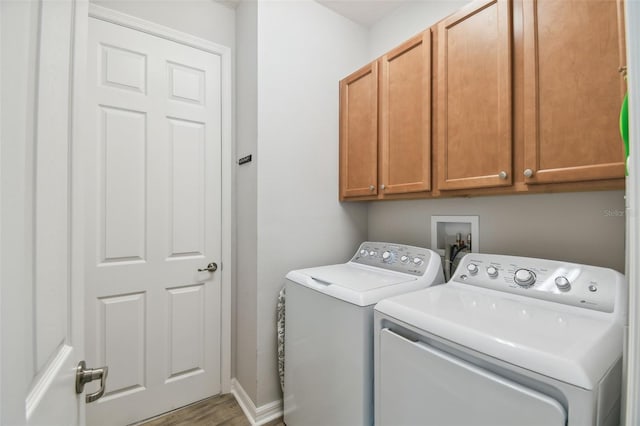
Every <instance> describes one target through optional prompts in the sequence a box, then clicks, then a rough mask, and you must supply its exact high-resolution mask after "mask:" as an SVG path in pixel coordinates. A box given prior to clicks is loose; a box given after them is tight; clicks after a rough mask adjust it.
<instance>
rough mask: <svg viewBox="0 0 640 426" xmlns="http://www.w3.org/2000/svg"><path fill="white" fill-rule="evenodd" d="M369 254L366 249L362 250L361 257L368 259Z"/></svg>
mask: <svg viewBox="0 0 640 426" xmlns="http://www.w3.org/2000/svg"><path fill="white" fill-rule="evenodd" d="M368 254H369V252H368V251H366V250H365V249H362V250H360V256H362V257H367V255H368Z"/></svg>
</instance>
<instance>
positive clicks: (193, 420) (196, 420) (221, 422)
mask: <svg viewBox="0 0 640 426" xmlns="http://www.w3.org/2000/svg"><path fill="white" fill-rule="evenodd" d="M187 425H188V426H250V425H251V423H249V420H247V418H246V417H245V415H244V413H243V412H242V409H241V408H240V405H238V402H237V401H236V399H235V398H234V396H233V395H232V394H230V393H228V394H225V395H219V396H214V397H212V398H208V399H204V400H202V401H200V402H196V403H195V404H191V405H189V406H187V407H184V408H180V409H177V410H175V411H171V412H169V413H166V414H164V415H162V416H159V417H155V418H153V419H150V420H147V421H145V422H142V423H138V426H187ZM264 426H284V423H283V421H282V418H279V419H276V420H273V421H271V422H269V423H266V424H265V425H264Z"/></svg>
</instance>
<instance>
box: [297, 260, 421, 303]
mask: <svg viewBox="0 0 640 426" xmlns="http://www.w3.org/2000/svg"><path fill="white" fill-rule="evenodd" d="M287 279H289V280H290V281H293V282H295V283H298V284H300V285H303V286H305V287H308V288H311V289H313V290H316V291H319V292H321V293H325V294H327V295H329V296H332V297H335V298H338V299H341V300H344V301H346V302H349V303H352V304H354V305H358V306H369V305H374V304H376V303H378V302H379V301H380V300H382V299H384V298H385V297H391V296H395V295H397V294H400V293H404V292H407V291H413V290H418V289H420V288H423V287H425V286H426V285H427V284H425V280H424V279H419V278H418V277H415V276H412V275H409V274H404V273H400V272H389V271H387V270H384V269H382V268H376V267H371V266H367V265H360V264H356V263H351V262H349V263H342V264H337V265H328V266H320V267H315V268H308V269H299V270H296V271H291V272H289V273H288V274H287Z"/></svg>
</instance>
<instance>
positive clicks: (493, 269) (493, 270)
mask: <svg viewBox="0 0 640 426" xmlns="http://www.w3.org/2000/svg"><path fill="white" fill-rule="evenodd" d="M487 275H489V276H490V277H491V278H495V277H497V276H498V268H496V267H495V266H489V267H488V268H487Z"/></svg>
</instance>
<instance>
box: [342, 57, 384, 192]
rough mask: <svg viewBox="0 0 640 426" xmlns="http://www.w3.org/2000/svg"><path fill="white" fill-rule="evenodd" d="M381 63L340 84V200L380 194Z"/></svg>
mask: <svg viewBox="0 0 640 426" xmlns="http://www.w3.org/2000/svg"><path fill="white" fill-rule="evenodd" d="M377 178H378V63H377V62H372V63H371V64H369V65H366V66H365V67H363V68H361V69H359V70H358V71H356V72H354V73H353V74H351V75H349V76H348V77H346V78H345V79H343V80H341V81H340V199H341V200H343V199H345V198H349V197H361V196H367V195H369V196H370V195H375V194H377V193H378V192H377V188H378V180H377Z"/></svg>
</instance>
